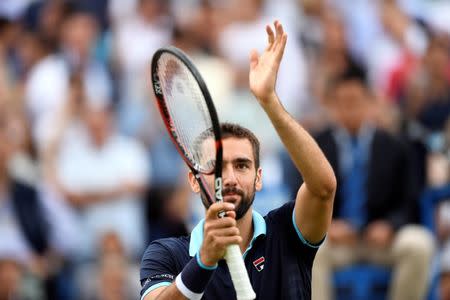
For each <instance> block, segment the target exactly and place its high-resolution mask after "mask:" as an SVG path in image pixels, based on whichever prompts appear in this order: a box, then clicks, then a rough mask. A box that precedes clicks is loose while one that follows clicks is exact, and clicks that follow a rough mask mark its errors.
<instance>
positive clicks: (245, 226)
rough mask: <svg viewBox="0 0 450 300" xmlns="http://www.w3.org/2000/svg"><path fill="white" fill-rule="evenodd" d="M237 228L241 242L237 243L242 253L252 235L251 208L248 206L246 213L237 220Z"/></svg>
mask: <svg viewBox="0 0 450 300" xmlns="http://www.w3.org/2000/svg"><path fill="white" fill-rule="evenodd" d="M237 228H239V232H240V233H241V237H242V243H241V244H240V245H239V246H240V248H241V251H242V253H244V252H245V250H247V248H248V245H249V244H250V241H251V240H252V237H253V231H254V228H253V209H252V208H251V207H250V208H249V210H248V211H247V213H246V214H245V215H244V216H243V217H242V218H241V219H239V220H238V221H237Z"/></svg>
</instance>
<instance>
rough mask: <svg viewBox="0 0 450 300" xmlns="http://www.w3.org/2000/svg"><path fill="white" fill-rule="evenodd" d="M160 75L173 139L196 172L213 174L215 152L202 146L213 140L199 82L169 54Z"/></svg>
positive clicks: (164, 57) (160, 66)
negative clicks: (207, 140) (206, 141)
mask: <svg viewBox="0 0 450 300" xmlns="http://www.w3.org/2000/svg"><path fill="white" fill-rule="evenodd" d="M158 75H159V79H160V82H161V88H162V90H163V93H164V95H165V99H166V106H167V110H168V112H169V114H170V116H171V119H172V124H171V127H173V128H171V130H172V134H173V135H174V138H176V139H177V140H178V143H179V144H180V146H181V147H182V150H183V151H184V152H185V153H184V154H185V155H186V157H187V158H188V160H189V161H190V162H191V164H192V166H193V167H194V168H195V169H197V170H198V171H200V172H203V173H209V172H211V171H212V170H214V164H215V162H214V158H215V149H214V147H212V148H211V147H208V148H207V149H208V150H209V148H211V151H204V150H205V149H204V148H203V149H202V147H201V146H202V145H201V144H202V141H204V140H205V139H208V137H213V134H212V131H211V130H210V128H211V127H212V121H211V117H210V115H209V111H208V107H207V105H206V101H205V100H204V97H203V93H202V91H201V89H200V87H199V85H198V83H197V81H196V80H195V78H194V76H193V75H192V73H191V72H190V71H189V69H188V68H187V67H186V66H185V65H184V63H183V62H182V61H181V60H179V59H178V58H176V57H175V56H173V55H171V54H169V53H164V54H162V55H161V57H160V59H159V60H158ZM208 132H210V134H209V135H208V134H207V133H208ZM205 133H206V134H205ZM213 140H214V139H211V141H213Z"/></svg>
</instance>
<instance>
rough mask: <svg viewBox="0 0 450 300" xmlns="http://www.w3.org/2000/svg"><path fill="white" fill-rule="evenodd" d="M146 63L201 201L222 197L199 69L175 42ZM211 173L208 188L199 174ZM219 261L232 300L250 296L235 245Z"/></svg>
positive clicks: (218, 157)
mask: <svg viewBox="0 0 450 300" xmlns="http://www.w3.org/2000/svg"><path fill="white" fill-rule="evenodd" d="M151 68H152V69H151V74H152V84H153V91H154V93H155V96H156V101H157V103H158V107H159V110H160V113H161V117H162V119H163V120H164V123H165V125H166V128H167V131H168V132H169V135H170V137H171V139H172V141H173V143H174V145H175V147H176V148H177V150H178V152H179V153H180V155H181V157H182V158H183V160H184V161H185V162H186V164H187V165H188V167H189V168H190V170H191V171H192V173H193V174H194V176H195V177H196V179H197V181H198V184H199V186H200V189H201V191H202V193H203V195H204V196H205V197H206V198H207V201H209V202H210V203H213V202H214V201H213V200H216V201H222V140H221V132H220V124H219V120H218V117H217V113H216V110H215V107H214V104H213V102H212V99H211V96H210V94H209V92H208V89H207V88H206V85H205V83H204V81H203V79H202V78H201V76H200V73H199V72H198V71H197V69H196V68H195V67H194V65H193V64H192V63H191V61H190V60H189V59H188V57H187V56H186V55H185V54H184V53H183V52H181V51H180V50H179V49H177V48H175V47H168V48H162V49H159V50H158V51H156V53H155V54H154V56H153V59H152V67H151ZM211 174H214V175H215V180H214V191H213V192H212V191H210V189H209V188H208V185H207V184H206V181H205V179H204V175H211ZM222 204H224V205H229V203H228V204H225V203H222ZM218 211H219V210H218ZM220 215H221V216H224V215H225V212H224V211H221V213H220ZM226 219H230V218H226ZM225 260H226V262H227V264H228V269H229V270H230V275H231V279H232V281H233V285H234V288H235V290H236V296H237V299H239V300H241V299H242V300H250V299H255V297H256V295H255V293H254V291H253V289H252V286H251V284H250V280H249V277H248V274H247V270H246V268H245V265H244V261H243V259H242V253H241V250H240V248H239V245H238V244H233V245H230V246H228V247H227V250H226V254H225Z"/></svg>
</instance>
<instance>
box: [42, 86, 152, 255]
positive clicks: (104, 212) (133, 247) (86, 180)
mask: <svg viewBox="0 0 450 300" xmlns="http://www.w3.org/2000/svg"><path fill="white" fill-rule="evenodd" d="M80 83H81V82H80V81H79V79H78V83H77V81H76V80H75V81H74V83H73V87H72V94H71V97H70V99H69V100H68V103H67V106H66V111H65V112H64V113H63V114H61V115H60V116H59V117H60V121H61V124H58V125H56V126H55V127H57V128H58V129H59V130H60V132H59V134H57V135H55V137H54V139H53V142H52V144H51V145H50V146H49V147H48V148H47V150H46V156H45V157H46V166H47V170H48V172H49V173H48V174H49V176H50V178H51V179H52V181H53V184H54V186H55V187H56V188H57V190H58V191H59V192H60V193H61V194H62V196H63V197H64V198H65V199H66V200H67V201H69V203H71V205H72V206H73V207H74V208H76V209H78V213H79V217H80V221H81V223H80V230H81V231H80V234H82V236H81V238H82V239H83V242H81V243H80V247H81V249H79V254H80V257H79V258H84V259H85V258H94V257H95V253H96V247H97V245H98V242H99V241H100V240H101V238H102V236H103V234H104V233H105V232H109V231H113V232H115V233H116V234H117V235H118V236H119V240H120V241H121V242H122V243H123V246H124V247H125V253H126V255H127V257H129V258H133V257H137V256H138V255H139V254H140V251H141V250H142V247H143V242H144V238H143V237H144V228H143V213H142V211H143V210H142V204H143V203H142V195H143V192H144V191H145V189H146V187H147V184H148V182H149V181H148V175H149V170H148V166H149V163H148V161H147V156H146V154H145V150H144V149H143V147H142V146H141V145H140V144H139V143H138V142H137V141H135V140H134V139H131V138H127V137H124V136H122V135H121V134H119V133H118V132H117V128H116V127H115V123H114V113H113V111H112V107H111V103H110V99H109V98H92V97H91V95H86V94H84V89H83V87H82V84H80Z"/></svg>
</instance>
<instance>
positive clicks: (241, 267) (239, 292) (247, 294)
mask: <svg viewBox="0 0 450 300" xmlns="http://www.w3.org/2000/svg"><path fill="white" fill-rule="evenodd" d="M225 260H226V262H227V265H228V269H229V271H230V275H231V280H232V281H233V285H234V290H235V291H236V296H237V300H253V299H255V298H256V294H255V292H254V291H253V288H252V285H251V284H250V279H249V278H248V273H247V269H246V268H245V264H244V260H243V259H242V253H241V249H240V248H239V245H230V246H228V248H227V252H226V253H225Z"/></svg>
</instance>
